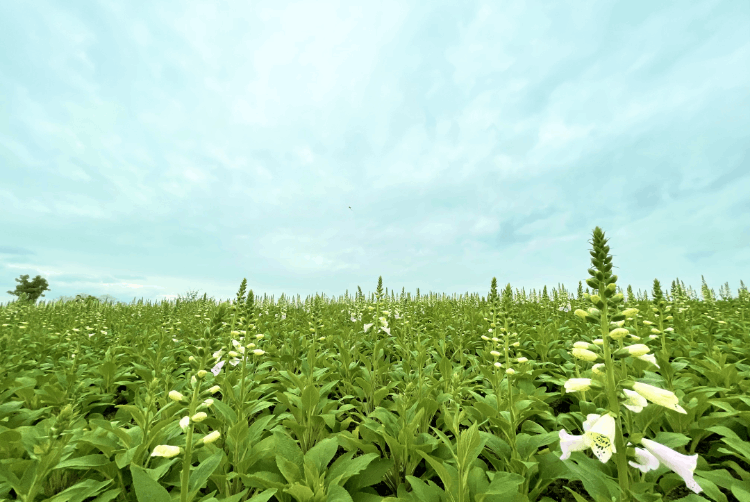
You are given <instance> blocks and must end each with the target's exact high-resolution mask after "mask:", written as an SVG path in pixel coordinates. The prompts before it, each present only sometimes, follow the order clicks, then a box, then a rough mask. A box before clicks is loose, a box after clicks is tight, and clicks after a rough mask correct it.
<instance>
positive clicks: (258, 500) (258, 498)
mask: <svg viewBox="0 0 750 502" xmlns="http://www.w3.org/2000/svg"><path fill="white" fill-rule="evenodd" d="M245 491H247V490H244V491H243V492H242V493H238V494H237V495H244V494H245ZM275 493H276V488H269V489H268V490H263V491H262V492H260V493H258V494H256V495H255V496H253V497H251V498H249V499H248V500H247V502H266V501H268V500H270V499H271V497H273V496H274V494H275ZM231 498H234V497H227V499H226V500H229V499H231ZM241 499H242V497H240V498H239V499H237V500H236V501H231V502H239V500H241Z"/></svg>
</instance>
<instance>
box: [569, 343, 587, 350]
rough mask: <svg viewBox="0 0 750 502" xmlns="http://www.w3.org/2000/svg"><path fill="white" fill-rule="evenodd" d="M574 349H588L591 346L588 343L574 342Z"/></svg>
mask: <svg viewBox="0 0 750 502" xmlns="http://www.w3.org/2000/svg"><path fill="white" fill-rule="evenodd" d="M573 348H574V349H590V348H591V344H590V343H588V342H576V343H574V344H573Z"/></svg>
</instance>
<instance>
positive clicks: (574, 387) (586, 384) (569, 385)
mask: <svg viewBox="0 0 750 502" xmlns="http://www.w3.org/2000/svg"><path fill="white" fill-rule="evenodd" d="M590 388H591V379H590V378H570V379H568V380H567V381H566V382H565V392H581V391H584V392H585V391H587V390H589V389H590Z"/></svg>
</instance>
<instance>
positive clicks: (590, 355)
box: [571, 349, 599, 362]
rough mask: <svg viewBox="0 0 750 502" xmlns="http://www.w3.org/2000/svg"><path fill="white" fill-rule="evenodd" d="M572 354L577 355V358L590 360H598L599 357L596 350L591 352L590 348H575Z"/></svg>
mask: <svg viewBox="0 0 750 502" xmlns="http://www.w3.org/2000/svg"><path fill="white" fill-rule="evenodd" d="M571 354H573V357H575V358H576V359H581V360H583V361H589V362H593V361H596V360H597V358H598V357H599V356H598V355H597V354H596V352H591V351H590V350H586V349H573V351H572V352H571Z"/></svg>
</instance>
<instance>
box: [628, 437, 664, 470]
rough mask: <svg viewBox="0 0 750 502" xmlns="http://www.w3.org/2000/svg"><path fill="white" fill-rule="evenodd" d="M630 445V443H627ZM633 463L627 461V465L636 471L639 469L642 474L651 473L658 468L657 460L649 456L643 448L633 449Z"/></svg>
mask: <svg viewBox="0 0 750 502" xmlns="http://www.w3.org/2000/svg"><path fill="white" fill-rule="evenodd" d="M628 444H630V443H628ZM635 460H636V461H635V462H633V461H632V460H628V464H630V465H631V466H632V467H635V468H636V469H639V470H640V471H641V472H642V473H644V474H645V473H647V472H648V471H653V470H655V469H658V468H659V459H658V458H656V457H655V456H653V455H651V453H649V451H648V450H644V449H643V448H636V449H635Z"/></svg>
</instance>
